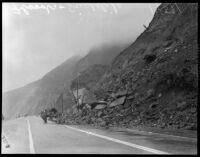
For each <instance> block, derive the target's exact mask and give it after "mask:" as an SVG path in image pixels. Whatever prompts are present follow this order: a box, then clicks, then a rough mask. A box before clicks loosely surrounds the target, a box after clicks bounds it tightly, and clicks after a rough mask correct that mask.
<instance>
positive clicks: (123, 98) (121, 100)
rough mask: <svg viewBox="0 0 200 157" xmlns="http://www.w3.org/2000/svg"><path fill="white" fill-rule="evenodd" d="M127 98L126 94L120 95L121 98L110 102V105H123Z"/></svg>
mask: <svg viewBox="0 0 200 157" xmlns="http://www.w3.org/2000/svg"><path fill="white" fill-rule="evenodd" d="M125 99H126V96H123V97H120V98H118V99H116V100H115V101H113V102H111V103H110V104H109V107H114V106H117V105H122V104H124V101H125Z"/></svg>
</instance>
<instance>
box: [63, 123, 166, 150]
mask: <svg viewBox="0 0 200 157" xmlns="http://www.w3.org/2000/svg"><path fill="white" fill-rule="evenodd" d="M65 126H66V125H65ZM66 127H67V128H69V129H73V130H76V131H80V132H84V133H87V134H90V135H93V136H97V137H100V138H103V139H106V140H109V141H112V142H116V143H120V144H124V145H127V146H129V147H133V148H138V149H142V150H144V151H148V152H151V153H154V154H169V153H167V152H163V151H159V150H156V149H152V148H148V147H144V146H140V145H137V144H133V143H129V142H125V141H121V140H118V139H115V138H111V137H107V136H103V135H99V134H95V133H92V132H88V131H85V130H80V129H77V128H73V127H70V126H66Z"/></svg>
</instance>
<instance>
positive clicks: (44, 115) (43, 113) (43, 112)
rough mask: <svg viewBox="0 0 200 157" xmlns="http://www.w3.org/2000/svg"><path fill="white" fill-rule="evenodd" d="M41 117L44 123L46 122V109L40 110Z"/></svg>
mask: <svg viewBox="0 0 200 157" xmlns="http://www.w3.org/2000/svg"><path fill="white" fill-rule="evenodd" d="M41 118H42V119H43V120H44V123H47V110H46V109H45V110H44V111H42V112H41Z"/></svg>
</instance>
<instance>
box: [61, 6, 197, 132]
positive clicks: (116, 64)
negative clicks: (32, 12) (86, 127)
mask: <svg viewBox="0 0 200 157" xmlns="http://www.w3.org/2000/svg"><path fill="white" fill-rule="evenodd" d="M177 7H180V8H181V9H183V12H181V13H180V11H179V10H178V9H177ZM180 8H179V9H180ZM170 11H171V14H168V13H169V12H170ZM196 17H197V4H185V3H183V4H178V5H177V6H174V4H162V5H160V6H159V7H158V9H157V11H156V13H155V15H154V18H153V20H152V21H151V23H150V24H149V27H148V28H147V29H146V30H145V31H144V32H143V33H142V34H141V35H140V36H139V37H138V39H137V40H136V41H135V42H134V43H133V44H132V45H131V46H130V47H129V48H127V49H126V50H125V51H124V52H122V53H121V54H120V55H119V56H118V57H116V58H115V60H114V61H113V62H112V64H111V66H110V68H109V69H108V70H107V71H106V73H105V74H104V75H103V76H102V77H101V78H99V81H98V82H96V84H95V83H94V84H93V87H91V88H90V89H89V90H90V91H92V92H93V93H94V94H95V96H96V102H90V103H87V102H84V103H83V104H81V105H80V106H82V107H81V108H80V107H79V108H77V109H76V111H74V112H71V113H69V114H67V115H65V118H63V117H62V118H63V123H66V124H91V125H94V126H100V127H111V126H121V127H131V126H142V125H144V126H150V127H158V128H175V129H189V130H196V129H197V96H198V91H197V90H198V63H197V59H198V46H197V19H196ZM91 75H92V74H91ZM85 84H87V83H85ZM102 101H104V103H102ZM74 105H76V104H74Z"/></svg>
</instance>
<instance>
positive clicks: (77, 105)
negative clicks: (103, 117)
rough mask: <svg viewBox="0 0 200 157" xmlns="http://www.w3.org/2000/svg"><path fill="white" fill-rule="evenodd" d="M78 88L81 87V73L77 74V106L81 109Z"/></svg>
mask: <svg viewBox="0 0 200 157" xmlns="http://www.w3.org/2000/svg"><path fill="white" fill-rule="evenodd" d="M78 88H79V73H78V74H77V106H78V111H79V96H78Z"/></svg>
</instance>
